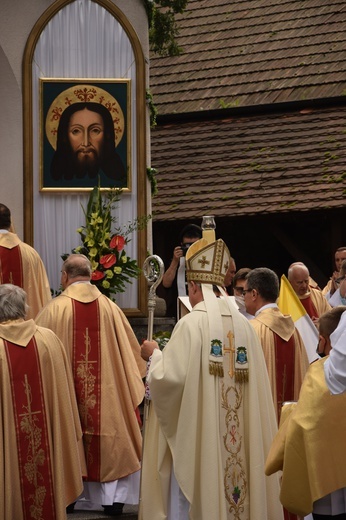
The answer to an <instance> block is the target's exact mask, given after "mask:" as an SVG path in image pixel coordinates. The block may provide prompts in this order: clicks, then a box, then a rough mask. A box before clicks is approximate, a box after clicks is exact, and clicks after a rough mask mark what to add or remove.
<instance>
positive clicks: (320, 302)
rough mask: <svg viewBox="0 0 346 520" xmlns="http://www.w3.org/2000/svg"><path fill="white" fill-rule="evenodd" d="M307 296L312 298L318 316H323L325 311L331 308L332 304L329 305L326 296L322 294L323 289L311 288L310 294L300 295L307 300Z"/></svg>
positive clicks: (300, 297) (301, 298)
mask: <svg viewBox="0 0 346 520" xmlns="http://www.w3.org/2000/svg"><path fill="white" fill-rule="evenodd" d="M306 298H310V299H311V302H312V304H313V306H314V307H315V309H316V311H317V314H318V317H320V316H322V314H324V313H325V312H328V311H330V310H331V308H332V307H331V305H329V303H328V301H327V299H326V297H325V296H324V295H323V294H322V291H320V290H318V289H313V288H312V287H311V288H310V292H309V294H307V295H306V296H299V299H300V300H305V299H306Z"/></svg>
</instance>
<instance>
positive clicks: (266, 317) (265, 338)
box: [250, 307, 309, 419]
mask: <svg viewBox="0 0 346 520" xmlns="http://www.w3.org/2000/svg"><path fill="white" fill-rule="evenodd" d="M250 323H251V325H252V326H253V328H254V329H255V331H256V334H257V335H258V338H259V341H260V343H261V346H262V349H263V353H264V359H265V362H266V365H267V370H268V375H269V381H270V386H271V389H272V394H273V402H274V406H275V410H276V415H277V419H278V413H277V409H278V401H280V407H281V405H282V400H284V401H285V400H288V399H285V398H283V399H282V397H280V398H279V396H282V395H283V396H285V391H284V387H285V384H286V383H287V379H289V378H291V377H293V379H294V381H293V386H294V396H293V399H294V400H298V397H299V392H300V387H301V385H302V382H303V379H304V376H305V374H306V371H307V370H308V368H309V360H308V357H307V354H306V350H305V346H304V343H303V340H302V338H301V336H300V334H299V332H298V331H297V330H296V328H295V326H294V322H293V320H292V318H291V316H285V315H283V314H282V313H281V312H280V310H279V309H278V308H277V307H267V308H266V309H263V310H262V311H261V312H259V314H258V315H257V316H256V317H255V318H254V319H252V320H250ZM275 334H277V335H278V336H279V337H280V338H281V339H282V340H284V341H289V340H290V338H291V337H292V336H293V343H292V346H293V347H294V366H293V367H290V366H289V363H288V364H287V366H285V365H284V366H282V367H279V369H280V372H281V373H282V376H281V377H280V381H279V383H280V387H279V391H278V377H277V376H278V374H277V362H278V360H277V358H276V348H277V347H278V348H279V345H278V346H276V343H275ZM281 362H282V358H281ZM291 369H293V373H289V371H290V370H291ZM290 400H292V398H291V399H290Z"/></svg>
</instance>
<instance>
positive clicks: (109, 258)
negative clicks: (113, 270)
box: [100, 253, 117, 269]
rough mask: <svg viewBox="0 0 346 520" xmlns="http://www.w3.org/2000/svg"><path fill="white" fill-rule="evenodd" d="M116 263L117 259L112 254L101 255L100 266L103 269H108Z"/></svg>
mask: <svg viewBox="0 0 346 520" xmlns="http://www.w3.org/2000/svg"><path fill="white" fill-rule="evenodd" d="M116 261H117V257H116V256H115V255H114V254H113V253H110V254H108V255H103V256H101V258H100V264H101V265H103V267H104V269H109V268H110V267H112V265H114V264H115V263H116Z"/></svg>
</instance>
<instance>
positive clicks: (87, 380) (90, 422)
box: [72, 300, 101, 482]
mask: <svg viewBox="0 0 346 520" xmlns="http://www.w3.org/2000/svg"><path fill="white" fill-rule="evenodd" d="M72 303H73V320H74V325H73V332H74V338H73V367H72V368H73V375H74V381H75V390H76V396H77V403H78V409H79V416H80V420H81V423H82V430H83V443H84V451H85V458H86V463H87V468H88V478H87V479H86V480H88V481H94V482H99V481H100V465H101V451H100V417H101V348H100V347H101V344H100V313H99V306H98V301H97V300H94V301H92V302H90V303H82V302H79V301H77V300H72Z"/></svg>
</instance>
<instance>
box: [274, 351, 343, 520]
mask: <svg viewBox="0 0 346 520" xmlns="http://www.w3.org/2000/svg"><path fill="white" fill-rule="evenodd" d="M326 359H328V358H324V359H320V360H318V361H316V362H315V363H313V364H312V365H311V366H310V368H309V370H308V372H307V374H306V376H305V379H304V382H303V385H302V388H301V392H300V396H299V401H298V403H297V404H293V405H288V406H289V407H290V410H288V411H287V413H284V411H285V408H286V407H284V409H283V415H282V422H281V425H280V428H279V432H278V434H277V436H276V437H275V439H274V441H273V444H272V447H271V449H270V452H269V455H268V459H267V462H266V474H267V475H271V474H272V473H275V472H277V471H280V470H282V471H283V473H282V486H281V493H280V500H281V502H282V505H283V506H284V507H285V508H286V509H287V510H288V511H290V512H292V513H295V514H297V515H299V516H306V515H307V514H309V513H311V511H312V508H313V502H315V501H316V500H318V499H320V498H322V497H324V496H326V495H328V494H329V493H332V492H333V491H335V490H337V489H341V488H343V487H346V444H345V431H346V394H345V393H342V394H338V395H332V394H331V393H330V391H329V389H328V387H327V384H326V381H325V376H324V370H323V365H324V363H325V360H326ZM289 412H291V413H289Z"/></svg>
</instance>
